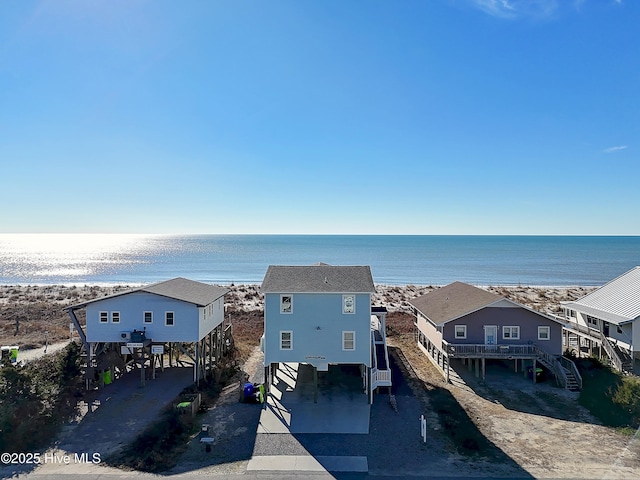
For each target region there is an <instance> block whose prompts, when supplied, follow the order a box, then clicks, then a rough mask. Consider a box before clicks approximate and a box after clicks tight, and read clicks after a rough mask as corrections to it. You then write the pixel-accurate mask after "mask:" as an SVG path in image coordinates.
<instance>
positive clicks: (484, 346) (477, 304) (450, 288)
mask: <svg viewBox="0 0 640 480" xmlns="http://www.w3.org/2000/svg"><path fill="white" fill-rule="evenodd" d="M409 303H410V304H411V306H412V307H413V311H414V314H415V315H416V323H415V326H416V338H417V340H418V346H419V347H420V348H421V349H422V350H423V351H424V353H426V354H427V356H428V358H429V359H430V360H431V361H432V362H433V363H434V364H435V365H436V366H437V367H439V369H440V370H441V372H442V373H443V374H444V375H445V377H446V379H447V380H449V370H450V361H451V360H452V359H460V360H462V361H463V362H465V363H468V364H469V368H473V366H475V370H476V375H480V372H482V377H483V378H484V375H485V362H486V360H488V359H497V360H504V361H509V362H514V363H513V365H514V370H516V371H517V370H518V369H519V368H520V369H522V370H524V371H525V372H526V370H525V368H526V367H528V366H530V367H531V368H532V371H536V365H537V363H536V362H538V363H540V364H542V365H544V366H545V367H547V368H548V369H549V370H551V372H552V373H553V374H554V375H555V376H556V378H557V380H558V382H559V383H560V384H561V385H563V386H564V387H566V388H576V389H579V388H580V387H581V379H580V375H579V373H578V371H577V369H576V367H575V365H574V364H573V362H572V361H571V360H569V359H567V358H565V357H563V356H562V326H563V324H562V322H560V321H558V319H556V318H554V317H551V316H549V315H546V314H544V313H540V312H537V311H535V310H532V309H530V308H528V307H526V306H524V305H520V304H518V303H516V302H513V301H511V300H508V299H506V298H502V297H500V296H498V295H495V294H493V293H491V292H488V291H486V290H483V289H481V288H477V287H474V286H472V285H468V284H466V283H462V282H454V283H451V284H449V285H447V286H444V287H440V288H438V289H436V290H434V291H432V292H430V293H427V294H425V295H422V296H420V297H418V298H415V299H413V300H411V301H410V302H409ZM532 377H533V380H534V381H535V378H536V377H535V376H533V375H532Z"/></svg>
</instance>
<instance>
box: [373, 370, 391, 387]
mask: <svg viewBox="0 0 640 480" xmlns="http://www.w3.org/2000/svg"><path fill="white" fill-rule="evenodd" d="M371 383H372V385H371V386H372V387H373V388H375V387H376V386H391V370H389V369H387V370H378V369H377V368H372V369H371Z"/></svg>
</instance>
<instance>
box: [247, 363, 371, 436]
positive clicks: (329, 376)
mask: <svg viewBox="0 0 640 480" xmlns="http://www.w3.org/2000/svg"><path fill="white" fill-rule="evenodd" d="M315 396H317V403H315V402H314V397H315ZM369 414H370V405H369V401H368V396H367V393H366V392H365V391H363V387H362V377H361V374H360V369H359V367H358V366H357V365H330V366H329V370H328V371H326V372H318V373H317V392H316V379H315V378H314V368H313V366H311V365H309V364H306V363H280V364H278V368H277V370H276V373H275V378H274V381H273V383H272V385H271V388H270V391H269V394H268V395H267V401H266V403H265V406H264V408H263V410H262V414H261V416H260V423H259V425H258V433H351V434H354V433H355V434H368V433H369Z"/></svg>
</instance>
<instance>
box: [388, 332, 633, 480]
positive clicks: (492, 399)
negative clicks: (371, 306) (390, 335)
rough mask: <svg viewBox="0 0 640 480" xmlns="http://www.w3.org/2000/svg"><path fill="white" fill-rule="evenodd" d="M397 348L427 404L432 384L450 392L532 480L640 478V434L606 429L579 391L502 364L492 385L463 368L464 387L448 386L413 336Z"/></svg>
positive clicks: (490, 374) (490, 378) (493, 371)
mask: <svg viewBox="0 0 640 480" xmlns="http://www.w3.org/2000/svg"><path fill="white" fill-rule="evenodd" d="M394 343H395V344H396V345H397V346H399V347H400V348H401V349H402V352H403V354H404V355H405V356H406V358H407V360H408V361H409V362H410V364H411V366H412V368H413V370H414V372H415V375H416V376H417V377H418V378H420V380H422V382H424V384H425V386H426V390H425V393H423V395H424V396H425V397H426V398H425V400H426V402H429V391H428V389H429V387H430V386H434V387H441V388H445V389H447V390H448V391H449V392H451V394H452V395H453V396H454V397H455V398H456V400H457V401H458V403H459V404H460V405H461V406H462V407H463V408H464V409H465V410H466V412H467V414H468V415H469V417H470V418H471V419H472V421H473V422H474V423H475V424H476V426H477V427H478V429H479V430H480V431H481V432H482V434H483V435H484V436H485V437H486V438H487V439H488V440H489V441H490V442H492V443H493V444H494V445H495V446H496V447H498V448H499V449H500V450H502V451H503V452H504V453H505V454H506V455H507V456H508V457H509V458H511V459H512V460H514V461H515V462H516V463H517V464H518V465H519V466H520V467H521V468H522V469H523V470H525V471H526V472H528V473H530V474H531V475H532V476H533V477H535V478H584V479H587V478H610V479H614V478H625V479H637V478H640V438H639V437H640V434H637V435H636V436H634V437H629V436H627V435H623V434H620V433H618V432H617V431H616V430H614V429H611V428H607V427H603V426H601V425H600V424H599V422H598V421H597V420H596V419H595V418H593V417H592V416H591V415H590V414H589V412H588V411H586V410H585V409H584V408H583V407H581V406H580V405H578V402H577V398H578V393H574V392H570V391H568V390H564V389H560V388H558V387H556V386H555V385H553V384H552V383H550V382H544V383H539V384H535V385H534V384H533V383H532V382H531V381H529V380H527V379H525V378H523V377H522V375H521V374H515V373H514V372H512V371H511V370H510V369H509V368H508V367H507V366H501V365H500V364H498V363H497V364H496V365H492V366H491V367H490V368H488V370H487V377H486V379H485V381H482V380H479V379H476V378H475V376H474V375H473V374H472V373H470V372H468V370H466V368H461V364H459V366H456V370H457V371H458V372H460V373H461V380H462V382H464V383H460V381H459V380H457V381H455V384H447V383H446V382H445V381H444V379H443V377H442V375H441V374H440V373H439V372H438V370H437V369H436V368H435V367H434V366H433V365H432V364H431V362H430V361H429V360H428V359H427V357H426V356H425V355H424V354H423V353H422V352H421V351H420V350H419V349H418V347H417V346H416V345H415V344H414V342H413V340H412V339H411V338H410V337H403V338H396V339H394ZM431 408H432V410H433V409H435V408H437V406H434V405H431Z"/></svg>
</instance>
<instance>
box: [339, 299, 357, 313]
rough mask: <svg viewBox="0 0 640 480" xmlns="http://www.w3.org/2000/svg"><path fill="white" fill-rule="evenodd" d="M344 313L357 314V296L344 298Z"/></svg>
mask: <svg viewBox="0 0 640 480" xmlns="http://www.w3.org/2000/svg"><path fill="white" fill-rule="evenodd" d="M342 313H356V297H355V295H343V296H342Z"/></svg>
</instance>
